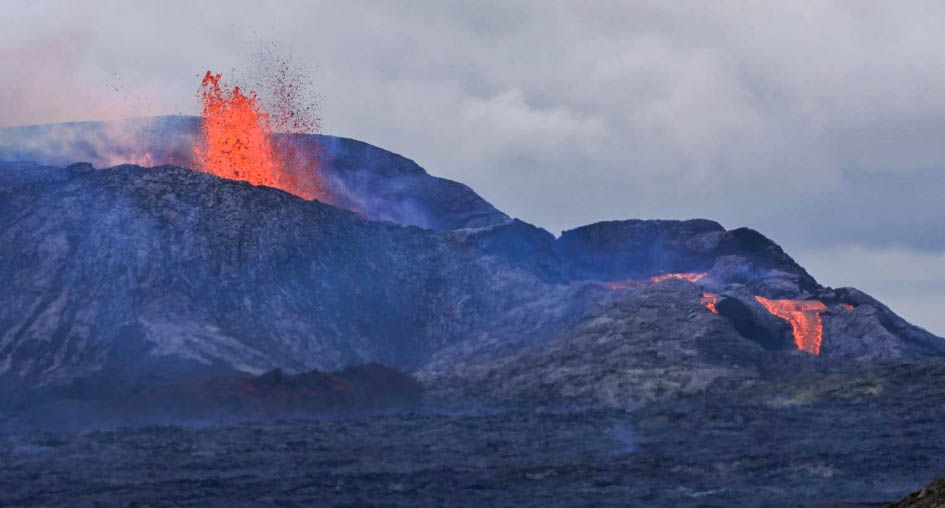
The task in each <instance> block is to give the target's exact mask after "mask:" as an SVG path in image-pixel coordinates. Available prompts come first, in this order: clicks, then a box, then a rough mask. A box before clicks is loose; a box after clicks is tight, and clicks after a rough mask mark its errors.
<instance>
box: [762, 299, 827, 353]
mask: <svg viewBox="0 0 945 508" xmlns="http://www.w3.org/2000/svg"><path fill="white" fill-rule="evenodd" d="M755 300H758V303H760V304H761V305H763V306H764V308H765V309H767V310H768V312H770V313H771V314H772V315H774V316H777V317H779V318H781V319H783V320H785V321H787V322H788V323H790V324H791V330H792V331H793V332H794V345H795V346H797V349H800V350H801V351H807V352H808V353H810V354H812V355H819V354H820V345H821V343H822V342H823V335H824V323H823V320H821V318H820V313H821V312H824V311H825V310H827V306H826V305H824V304H823V302H820V301H818V300H769V299H768V298H765V297H763V296H755Z"/></svg>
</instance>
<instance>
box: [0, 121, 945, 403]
mask: <svg viewBox="0 0 945 508" xmlns="http://www.w3.org/2000/svg"><path fill="white" fill-rule="evenodd" d="M199 125H200V122H199V121H198V120H197V119H193V118H187V117H180V118H178V117H163V118H156V119H142V120H136V121H131V122H126V123H125V124H124V125H117V126H116V125H111V124H95V123H80V124H65V125H47V126H36V127H24V128H15V129H6V130H4V131H2V138H0V139H2V145H0V146H2V147H3V148H2V151H0V159H3V160H6V161H8V162H5V163H3V167H2V171H0V240H2V242H0V245H2V247H0V249H2V259H3V267H2V270H0V286H2V287H5V288H10V289H9V290H6V291H4V292H3V293H2V294H0V299H2V305H0V375H2V376H3V379H4V381H5V383H4V386H5V387H8V388H9V390H10V391H13V392H17V391H19V390H20V389H21V388H22V387H25V388H29V389H46V388H49V387H58V386H65V385H68V384H70V383H75V382H77V381H79V380H82V379H85V378H89V377H96V376H106V377H108V378H110V379H113V378H116V377H120V378H122V379H125V380H127V382H128V383H129V384H128V385H129V386H135V385H137V384H140V383H145V384H147V383H160V382H168V380H169V379H170V378H173V379H174V381H177V380H178V378H187V377H189V376H199V375H200V374H201V373H202V372H205V371H219V372H235V373H238V372H243V373H249V374H261V373H263V372H266V371H269V370H272V369H284V370H285V371H287V372H290V373H291V372H303V371H307V370H311V369H321V370H332V369H340V368H344V367H348V366H351V365H356V364H360V363H368V362H377V363H381V364H384V365H387V366H390V367H394V368H397V369H401V370H404V371H407V372H415V373H417V375H418V376H419V377H420V379H422V380H423V381H424V383H426V384H427V385H428V386H429V387H432V388H433V392H437V391H440V392H442V393H454V392H455V391H456V390H459V391H460V392H463V393H465V392H466V388H467V387H470V386H476V388H477V390H481V389H483V388H484V387H487V393H486V394H485V395H484V396H485V397H486V398H498V399H504V398H512V399H527V398H528V397H530V396H532V395H534V393H533V392H534V391H535V390H537V388H535V387H534V386H532V385H533V383H519V384H517V385H516V386H508V382H509V381H508V380H509V379H514V378H515V377H516V376H514V375H512V374H510V373H504V372H505V370H506V369H508V368H510V367H512V366H513V365H514V367H515V369H516V370H517V371H521V372H522V373H524V374H525V375H527V376H528V377H530V378H531V379H540V378H542V377H543V376H548V375H551V373H550V372H548V369H552V368H553V367H552V366H551V365H550V364H549V363H548V362H547V360H546V358H548V357H551V356H555V357H556V356H559V355H561V354H565V352H564V351H562V350H560V348H561V347H563V346H564V345H568V347H574V346H575V341H577V343H582V342H583V341H597V340H598V338H599V337H611V338H612V340H613V341H614V342H613V347H617V348H618V349H620V348H622V349H621V350H624V349H626V346H627V344H628V343H632V344H637V345H636V346H633V347H631V348H630V349H627V350H626V354H627V355H629V356H626V357H623V356H621V355H617V357H620V358H623V360H620V361H626V362H627V365H631V364H635V363H636V360H635V358H638V357H639V354H640V353H641V351H651V350H652V351H653V352H654V353H655V354H658V355H659V356H661V357H663V358H664V360H665V361H666V364H665V365H664V364H663V363H662V362H657V363H656V364H651V365H649V366H648V367H646V368H648V369H655V368H657V367H659V368H664V367H665V368H667V369H669V370H670V371H674V370H675V371H679V372H677V373H681V372H682V370H683V369H685V370H687V371H688V372H704V373H705V376H704V377H703V378H701V379H700V380H699V381H698V382H696V383H694V384H692V385H688V386H682V385H680V387H679V389H683V390H692V389H696V388H697V387H698V386H702V385H704V384H705V383H709V382H712V381H713V380H715V379H717V378H718V377H724V376H727V375H734V374H735V373H736V372H744V371H745V369H748V370H751V369H757V368H758V365H760V362H763V361H766V359H768V358H771V357H772V355H773V356H775V357H777V356H786V357H799V358H800V361H814V358H808V359H803V357H805V356H807V357H817V358H818V360H820V361H828V362H830V361H835V362H836V361H855V362H875V361H880V360H888V359H903V358H921V357H926V356H936V355H943V354H945V341H943V340H942V339H940V338H938V337H935V336H933V335H931V334H929V333H927V332H925V331H924V330H922V329H920V328H917V327H915V326H912V325H910V324H908V323H907V322H905V321H904V320H903V319H901V318H900V317H899V316H897V315H896V314H894V313H893V312H892V311H891V310H889V309H888V308H887V307H886V306H884V305H882V304H881V303H879V302H878V301H876V300H875V299H873V298H871V297H869V296H868V295H866V294H864V293H862V292H860V291H858V290H856V289H852V288H840V289H832V288H827V287H823V286H821V285H820V284H818V283H817V282H816V280H815V279H814V278H813V277H812V276H811V275H810V274H808V273H807V272H806V271H805V270H804V269H803V268H802V267H800V266H799V265H798V264H797V263H796V262H795V261H794V260H793V259H791V258H790V256H788V255H787V254H786V253H785V252H784V251H783V250H782V249H781V248H780V247H779V246H778V245H777V244H775V243H774V242H772V241H771V240H769V239H768V238H766V237H765V236H763V235H762V234H760V233H758V232H756V231H753V230H750V229H745V228H741V229H734V230H726V229H725V228H723V227H722V226H720V225H719V224H718V223H715V222H712V221H709V220H704V219H696V220H689V221H642V220H628V221H614V222H604V223H598V224H592V225H588V226H584V227H581V228H577V229H575V230H572V231H566V232H564V233H563V234H562V235H561V236H560V237H558V238H555V237H554V236H553V235H551V234H550V233H548V232H547V231H545V230H543V229H541V228H538V227H535V226H532V225H530V224H527V223H524V222H521V221H518V220H512V219H510V218H509V217H508V216H506V215H505V214H503V213H502V212H500V211H498V210H496V209H495V207H493V206H492V205H490V204H489V203H488V202H486V201H485V200H483V199H482V198H481V197H479V196H478V195H477V194H475V192H473V191H472V190H471V189H469V188H468V187H466V186H464V185H462V184H459V183H456V182H452V181H449V180H444V179H440V178H436V177H433V176H430V175H428V174H427V173H426V172H425V171H424V170H423V169H421V168H420V167H419V166H417V165H416V164H414V163H413V162H411V161H410V160H408V159H405V158H403V157H401V156H398V155H396V154H393V153H390V152H387V151H385V150H382V149H380V148H377V147H373V146H371V145H368V144H365V143H362V142H358V141H354V140H349V139H343V138H334V137H330V136H306V135H295V136H287V137H286V138H284V139H283V140H282V142H286V143H293V144H295V145H296V146H298V147H301V148H305V149H308V150H309V151H310V153H311V154H312V156H313V157H315V156H317V157H320V160H319V168H320V169H319V171H320V172H321V176H322V177H323V180H324V182H325V195H324V196H323V197H322V198H321V199H305V198H302V197H299V196H296V195H293V194H290V193H287V192H284V191H282V190H278V189H273V188H269V187H266V186H257V185H251V184H250V183H247V182H242V181H235V180H233V179H226V178H219V177H217V176H215V175H210V174H207V173H204V172H198V171H193V170H190V169H186V167H181V166H186V165H193V164H194V162H195V161H194V160H193V155H192V154H193V153H194V152H193V151H192V150H191V149H189V147H190V146H192V144H193V143H194V142H195V139H196V137H197V136H198V133H199ZM121 158H127V159H129V160H138V161H140V160H142V159H147V160H149V161H150V162H152V163H154V164H157V163H166V165H158V166H153V167H148V168H146V167H141V166H138V165H118V166H113V167H107V168H102V169H96V167H95V166H96V165H108V164H109V163H113V162H115V161H116V160H117V159H121ZM26 160H28V161H29V162H24V161H26ZM78 160H86V161H91V163H83V164H71V165H67V164H65V163H66V162H67V161H78ZM63 166H64V167H63ZM14 288H15V289H14ZM616 288H619V289H620V290H619V291H614V289H616ZM707 294H710V295H713V296H712V301H711V306H708V305H707V304H706V300H705V299H706V296H704V295H707ZM795 301H798V302H807V303H805V304H804V305H806V306H804V307H803V308H801V306H799V305H797V304H787V305H780V304H778V303H777V302H795ZM779 305H780V306H779ZM791 305H793V307H791ZM789 307H790V309H794V312H795V313H796V314H797V316H799V317H797V318H795V317H794V314H792V313H791V311H790V309H789ZM779 309H783V310H779ZM805 309H806V310H805ZM627 319H630V321H626V320H627ZM602 320H603V321H607V322H611V323H624V324H623V325H619V326H618V325H617V324H613V325H610V326H608V327H605V328H604V329H598V327H599V325H598V324H595V323H601V322H602ZM587 327H591V329H593V330H596V331H595V332H594V333H590V334H589V333H588V331H587ZM620 337H623V339H619V338H620ZM708 337H712V339H711V340H709V339H708ZM627 341H629V342H627ZM671 345H672V346H671ZM582 347H583V346H582ZM640 348H642V349H640ZM670 351H671V352H672V353H671V354H670ZM722 351H724V352H725V353H724V354H722V353H721V352H722ZM600 354H601V355H606V356H607V357H608V358H612V359H613V358H615V357H614V354H615V353H614V352H612V351H611V352H607V351H602V352H601V353H600ZM559 360H560V361H561V362H564V363H565V364H571V363H573V362H575V361H577V362H590V363H589V364H587V365H584V366H583V367H581V368H582V369H591V370H594V369H597V368H598V367H597V366H596V362H597V358H596V357H591V358H559ZM612 361H618V360H616V359H613V360H612ZM617 365H620V364H619V361H618V364H617ZM617 365H615V367H616V366H617ZM132 366H133V367H132ZM526 366H527V368H526ZM523 368H524V369H525V370H524V371H522V369H523ZM483 376H487V377H485V378H484V377H483ZM673 376H674V375H673V374H668V375H667V376H666V377H667V379H669V378H672V377H673ZM489 380H492V381H495V382H496V383H497V385H496V386H491V385H490V383H489ZM581 383H586V384H588V385H587V386H584V387H581V388H577V387H576V386H577V385H580V384H581ZM596 383H597V380H596V379H595V378H594V377H593V376H591V378H589V379H584V380H569V381H568V382H567V383H566V384H562V386H558V387H555V388H553V389H552V391H553V392H554V391H555V390H556V391H557V395H555V396H556V397H559V396H560V397H563V398H567V396H566V393H581V394H582V395H581V396H582V397H587V398H588V399H589V400H593V401H595V402H600V403H605V402H606V403H608V404H615V405H620V406H633V405H635V404H638V403H640V401H645V400H650V399H653V398H658V397H659V396H658V395H656V394H653V393H649V392H647V391H646V390H642V391H641V390H640V389H637V388H633V389H627V390H625V391H623V392H622V394H621V395H620V396H619V397H618V398H617V399H614V398H613V397H612V396H605V395H603V394H602V393H601V390H602V388H601V387H600V386H599V385H598V384H596ZM565 385H566V386H565ZM548 389H549V387H547V386H546V387H543V388H542V390H544V391H547V390H548ZM489 390H491V391H489ZM546 395H547V394H544V395H542V396H543V397H544V396H546Z"/></svg>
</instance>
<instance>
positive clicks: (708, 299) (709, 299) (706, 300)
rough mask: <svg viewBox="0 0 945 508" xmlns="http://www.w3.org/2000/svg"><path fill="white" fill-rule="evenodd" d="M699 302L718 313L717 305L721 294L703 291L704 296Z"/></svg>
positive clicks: (710, 310)
mask: <svg viewBox="0 0 945 508" xmlns="http://www.w3.org/2000/svg"><path fill="white" fill-rule="evenodd" d="M699 303H701V304H702V305H704V306H705V308H707V309H709V312H711V313H713V314H718V313H719V309H717V308H716V307H715V305H716V304H717V303H719V295H717V294H715V293H702V298H700V299H699Z"/></svg>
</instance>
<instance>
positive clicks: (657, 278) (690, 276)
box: [650, 273, 707, 284]
mask: <svg viewBox="0 0 945 508" xmlns="http://www.w3.org/2000/svg"><path fill="white" fill-rule="evenodd" d="M706 275H707V274H705V273H664V274H662V275H654V276H653V277H650V282H652V283H654V284H657V283H660V282H663V281H664V280H670V279H680V280H688V281H689V282H692V283H696V282H699V281H700V280H702V278H703V277H705V276H706Z"/></svg>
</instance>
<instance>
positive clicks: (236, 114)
mask: <svg viewBox="0 0 945 508" xmlns="http://www.w3.org/2000/svg"><path fill="white" fill-rule="evenodd" d="M220 78H221V75H220V74H213V73H212V72H210V71H207V74H206V75H205V76H204V78H203V81H202V82H201V85H200V86H201V90H200V93H199V95H200V97H201V99H202V100H203V110H202V115H203V121H202V123H201V135H202V140H201V143H200V145H199V146H196V147H194V155H195V158H196V163H197V168H198V169H199V170H200V171H203V172H206V173H210V174H213V175H216V176H219V177H221V178H227V179H230V180H242V181H245V182H249V183H251V184H253V185H265V186H268V187H275V188H277V189H282V190H284V191H286V192H288V193H290V194H295V195H296V196H299V197H301V198H304V199H315V198H318V197H320V193H319V190H320V185H319V180H318V177H317V175H316V174H315V172H314V169H315V168H314V167H312V165H311V164H302V165H299V164H297V163H298V162H299V159H300V157H299V154H298V153H295V152H293V151H292V150H290V149H289V145H288V144H286V146H285V147H283V146H281V145H279V144H277V143H276V142H275V141H274V137H273V130H272V126H271V123H270V117H269V114H268V113H267V112H266V111H265V110H264V108H263V106H262V103H261V101H260V100H259V99H258V98H257V96H256V93H255V92H253V91H250V92H249V93H248V94H247V93H244V92H243V90H241V89H240V87H238V86H237V87H233V88H230V87H228V86H226V85H225V84H221V82H220ZM296 166H301V167H296ZM299 169H304V170H306V171H304V174H303V172H302V171H299Z"/></svg>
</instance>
